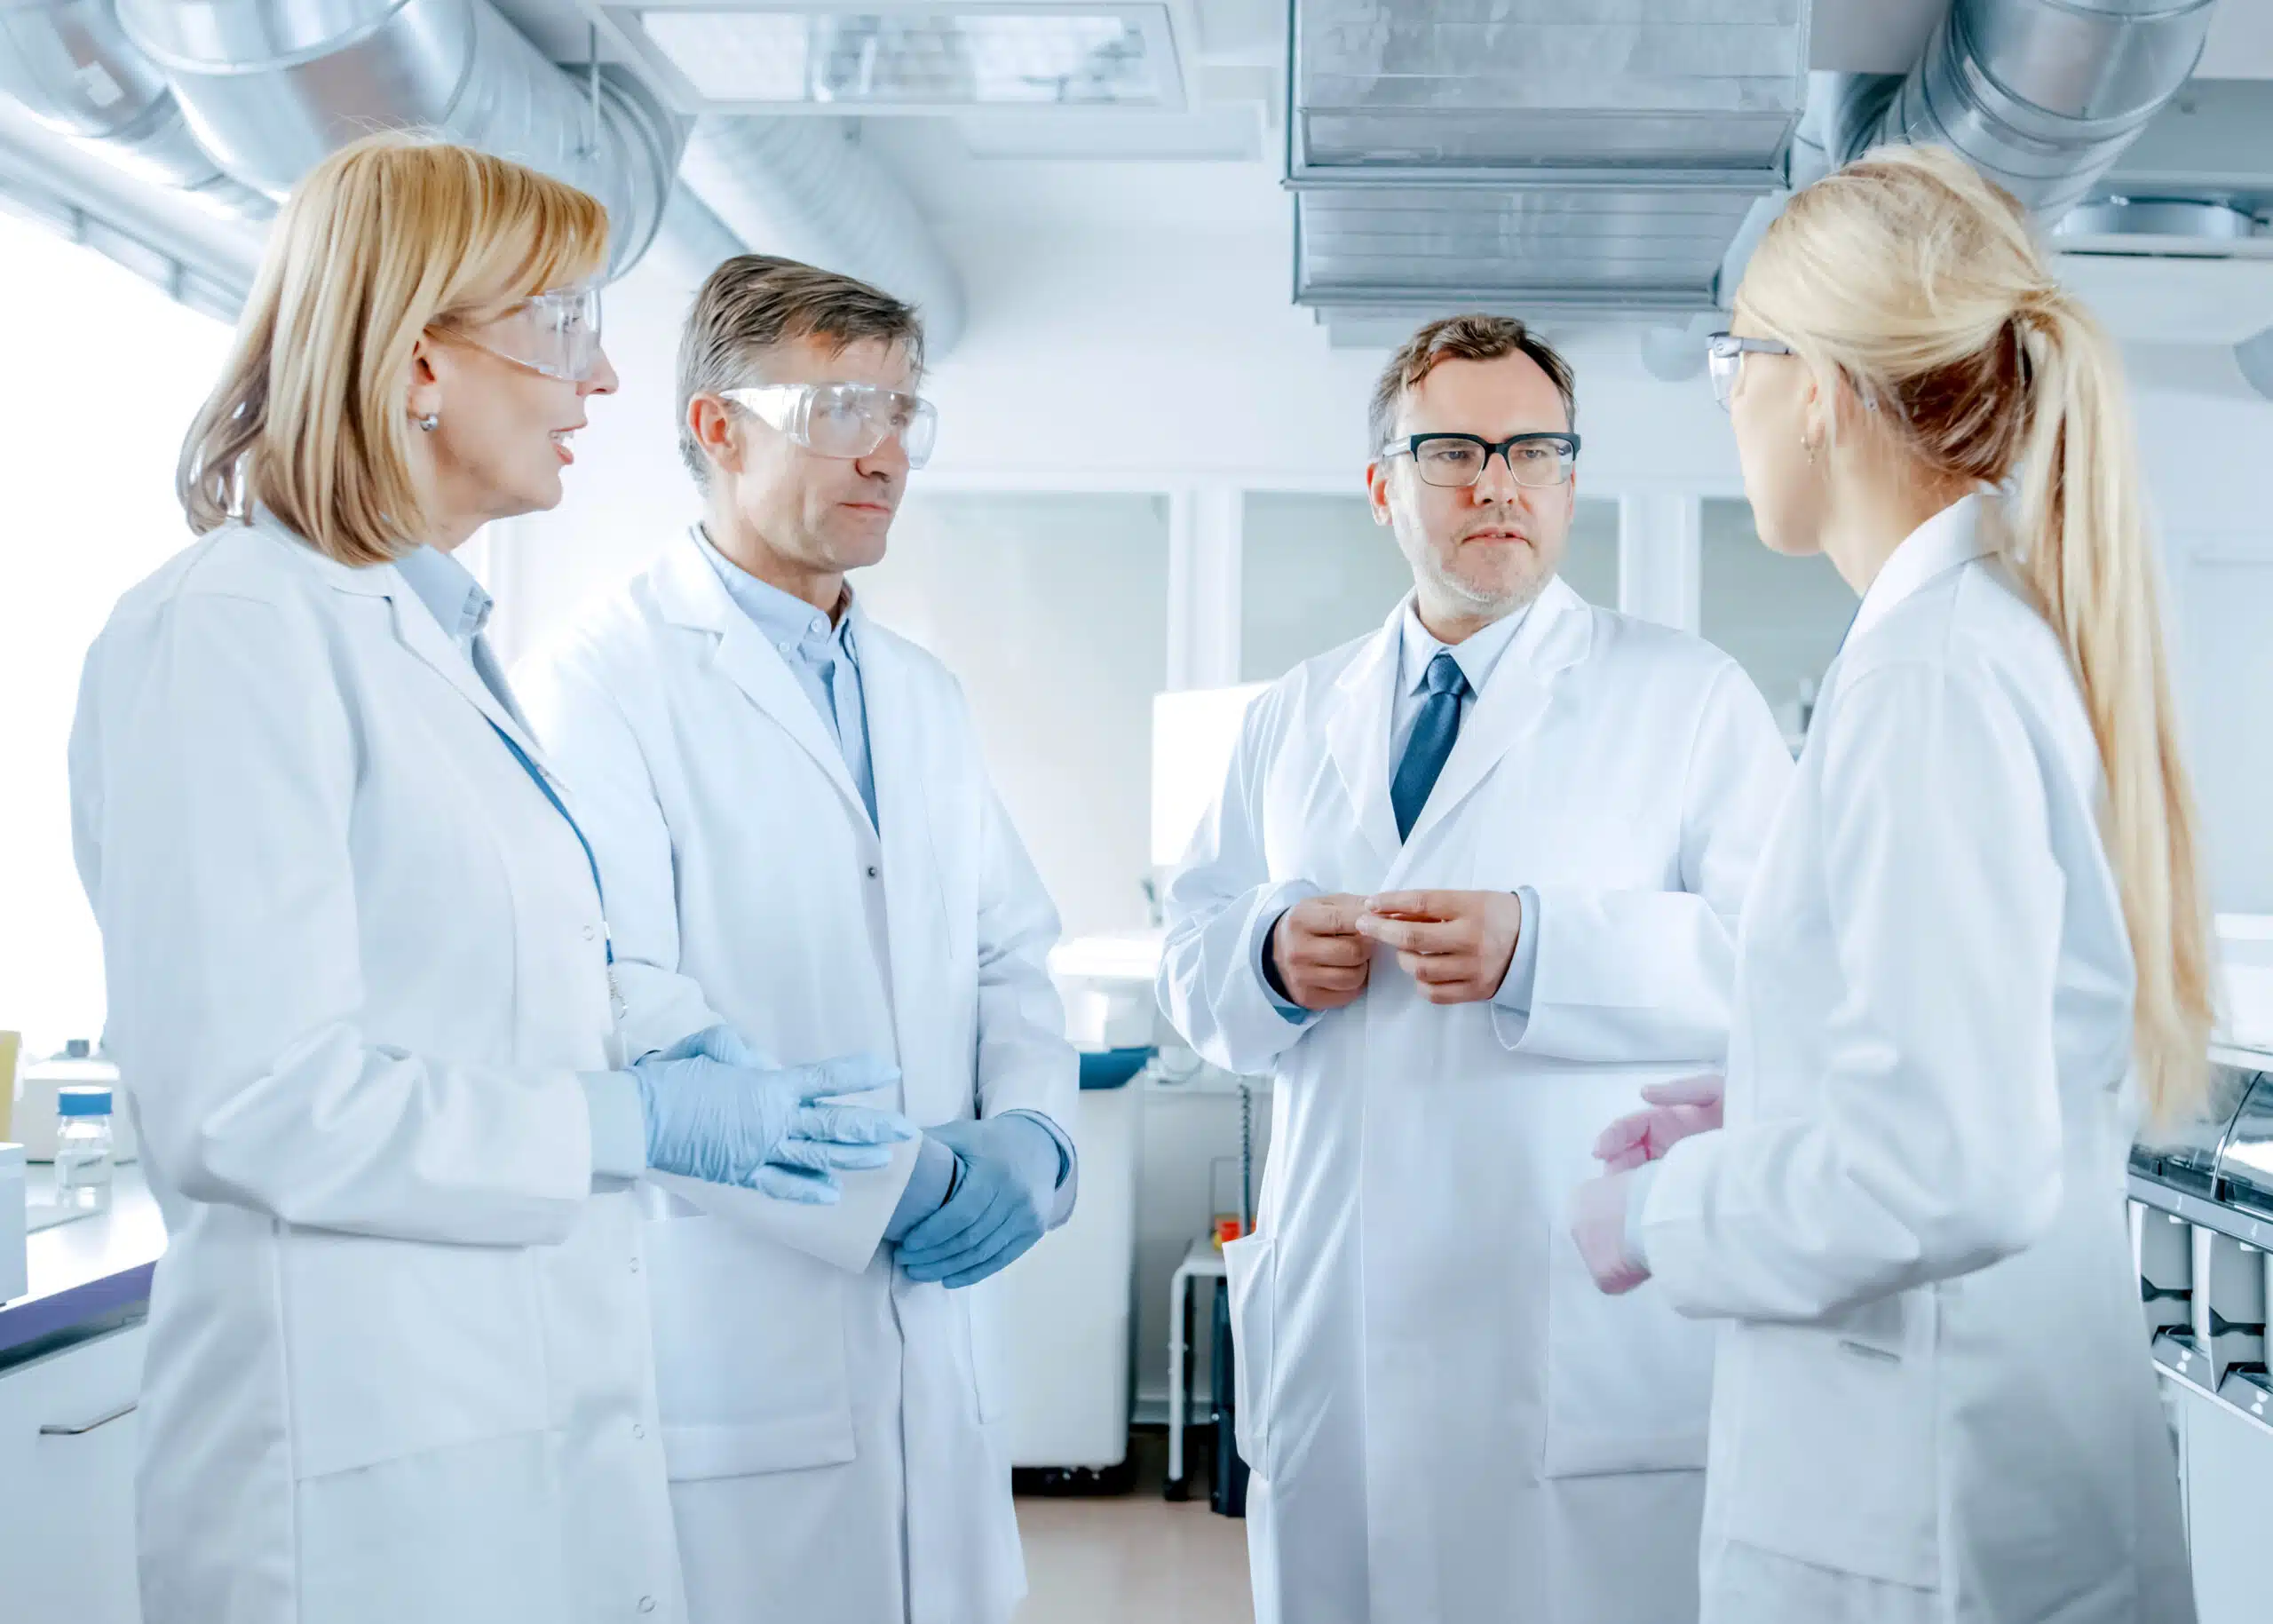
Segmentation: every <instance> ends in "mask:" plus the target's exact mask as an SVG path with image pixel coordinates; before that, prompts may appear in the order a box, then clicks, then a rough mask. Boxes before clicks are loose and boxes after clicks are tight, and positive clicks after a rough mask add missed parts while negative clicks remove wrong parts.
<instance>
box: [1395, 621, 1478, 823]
mask: <svg viewBox="0 0 2273 1624" xmlns="http://www.w3.org/2000/svg"><path fill="white" fill-rule="evenodd" d="M1424 684H1425V686H1426V687H1427V689H1428V692H1427V693H1423V694H1422V696H1421V714H1420V715H1419V716H1418V717H1414V723H1413V736H1412V737H1411V738H1409V739H1407V740H1406V741H1405V759H1404V760H1402V761H1400V762H1398V764H1397V776H1396V777H1395V778H1393V779H1391V780H1390V781H1389V804H1390V809H1391V810H1392V811H1394V812H1396V813H1397V837H1398V839H1399V840H1403V839H1404V838H1405V837H1406V836H1407V835H1410V834H1411V833H1412V832H1413V826H1414V823H1415V822H1416V821H1417V820H1419V819H1420V816H1421V809H1422V807H1424V806H1426V805H1427V804H1429V792H1430V790H1431V789H1434V788H1436V787H1437V774H1438V773H1439V772H1443V771H1444V770H1445V757H1448V756H1450V755H1451V754H1452V753H1453V740H1455V739H1457V738H1459V737H1460V701H1461V695H1462V694H1463V693H1467V692H1468V677H1467V676H1466V674H1465V673H1463V672H1462V671H1461V669H1460V661H1457V660H1455V659H1453V651H1452V650H1450V649H1448V648H1440V649H1438V650H1437V657H1436V658H1435V659H1434V660H1431V661H1429V674H1428V676H1427V677H1426V678H1425V679H1424Z"/></svg>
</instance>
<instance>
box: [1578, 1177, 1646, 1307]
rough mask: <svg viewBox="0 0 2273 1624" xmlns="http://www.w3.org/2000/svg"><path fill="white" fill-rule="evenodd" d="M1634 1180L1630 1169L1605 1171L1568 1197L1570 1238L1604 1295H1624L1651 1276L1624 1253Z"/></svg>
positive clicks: (1581, 1185)
mask: <svg viewBox="0 0 2273 1624" xmlns="http://www.w3.org/2000/svg"><path fill="white" fill-rule="evenodd" d="M1633 1183H1634V1175H1633V1174H1632V1173H1631V1172H1623V1173H1604V1175H1602V1176H1601V1177H1599V1178H1590V1179H1588V1180H1587V1182H1586V1183H1585V1184H1580V1186H1579V1188H1578V1190H1577V1191H1576V1192H1574V1193H1573V1194H1572V1197H1571V1239H1572V1240H1573V1241H1575V1242H1577V1243H1578V1248H1579V1256H1580V1260H1581V1261H1582V1262H1584V1263H1585V1264H1586V1265H1587V1272H1588V1273H1589V1274H1591V1275H1593V1276H1594V1277H1595V1284H1596V1286H1597V1287H1600V1288H1601V1291H1602V1294H1603V1295H1604V1296H1606V1297H1616V1296H1623V1295H1625V1294H1626V1293H1628V1292H1629V1291H1631V1290H1633V1289H1634V1288H1635V1287H1636V1286H1639V1285H1640V1284H1641V1283H1642V1282H1643V1280H1646V1279H1649V1278H1650V1271H1648V1270H1647V1269H1643V1268H1638V1267H1636V1266H1635V1264H1634V1263H1633V1262H1632V1260H1630V1259H1629V1258H1628V1256H1626V1203H1627V1201H1628V1198H1629V1197H1630V1196H1631V1194H1632V1190H1631V1186H1632V1184H1633Z"/></svg>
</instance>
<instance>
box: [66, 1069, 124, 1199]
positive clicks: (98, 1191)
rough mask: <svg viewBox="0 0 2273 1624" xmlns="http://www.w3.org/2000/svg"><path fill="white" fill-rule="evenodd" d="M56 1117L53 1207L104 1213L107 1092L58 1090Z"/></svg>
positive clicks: (107, 1168) (108, 1153)
mask: <svg viewBox="0 0 2273 1624" xmlns="http://www.w3.org/2000/svg"><path fill="white" fill-rule="evenodd" d="M55 1116H56V1128H55V1204H56V1205H57V1206H58V1207H72V1208H78V1209H79V1210H80V1211H83V1212H102V1211H105V1210H106V1209H107V1208H109V1206H110V1178H111V1137H110V1090H109V1089H102V1088H76V1089H58V1090H56V1095H55Z"/></svg>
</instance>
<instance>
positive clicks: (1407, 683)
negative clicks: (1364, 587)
mask: <svg viewBox="0 0 2273 1624" xmlns="http://www.w3.org/2000/svg"><path fill="white" fill-rule="evenodd" d="M1531 612H1532V605H1531V604H1525V606H1523V607H1522V608H1520V609H1518V610H1517V611H1516V612H1515V613H1514V614H1503V615H1501V617H1500V618H1499V619H1498V620H1496V621H1493V622H1492V623H1491V624H1490V625H1489V626H1486V627H1485V629H1484V630H1481V631H1479V632H1477V633H1476V634H1475V635H1474V636H1473V637H1470V638H1469V639H1468V640H1467V641H1466V642H1464V643H1451V644H1448V643H1445V642H1443V641H1442V640H1440V639H1439V638H1437V637H1436V636H1434V635H1433V634H1432V633H1431V632H1430V630H1429V629H1428V628H1427V627H1426V626H1423V625H1422V623H1421V611H1420V608H1419V606H1417V604H1416V602H1415V600H1414V599H1413V598H1406V600H1405V618H1404V620H1403V622H1401V635H1400V641H1401V643H1402V646H1403V652H1402V654H1401V655H1400V656H1399V661H1398V680H1399V681H1400V682H1401V683H1402V684H1403V685H1404V687H1403V690H1402V691H1403V692H1405V693H1419V692H1420V691H1421V689H1422V686H1423V685H1425V684H1426V683H1427V681H1428V679H1429V663H1430V661H1432V660H1434V659H1435V658H1436V657H1437V651H1438V650H1439V649H1444V648H1449V649H1451V650H1452V655H1453V662H1454V663H1455V664H1457V665H1458V666H1459V667H1460V671H1461V676H1463V677H1467V678H1468V686H1469V692H1470V693H1478V694H1480V693H1483V692H1484V685H1485V683H1487V682H1489V681H1491V680H1492V673H1493V671H1495V670H1497V669H1499V665H1500V659H1501V655H1503V654H1506V653H1507V652H1508V647H1509V645H1510V644H1512V643H1513V642H1514V641H1515V640H1516V633H1517V632H1518V631H1521V630H1523V625H1524V622H1525V620H1527V619H1528V618H1530V615H1531Z"/></svg>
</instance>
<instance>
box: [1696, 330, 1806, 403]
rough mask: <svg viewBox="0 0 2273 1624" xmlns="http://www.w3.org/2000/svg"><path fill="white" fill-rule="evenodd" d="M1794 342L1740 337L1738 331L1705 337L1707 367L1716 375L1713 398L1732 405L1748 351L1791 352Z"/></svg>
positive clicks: (1773, 353)
mask: <svg viewBox="0 0 2273 1624" xmlns="http://www.w3.org/2000/svg"><path fill="white" fill-rule="evenodd" d="M1790 353H1792V346H1791V345H1788V344H1778V342H1777V341H1776V340H1775V339H1773V338H1739V337H1737V336H1736V335H1735V334H1734V333H1715V334H1714V335H1713V336H1712V337H1710V338H1707V340H1706V341H1705V368H1706V370H1707V371H1708V372H1710V373H1711V374H1712V375H1713V398H1714V399H1715V400H1718V401H1719V402H1720V403H1721V409H1722V410H1723V411H1727V410H1728V409H1729V397H1730V395H1731V394H1733V393H1735V392H1736V387H1737V373H1738V370H1739V369H1740V368H1742V367H1743V366H1744V358H1745V357H1746V356H1747V355H1789V354H1790Z"/></svg>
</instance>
